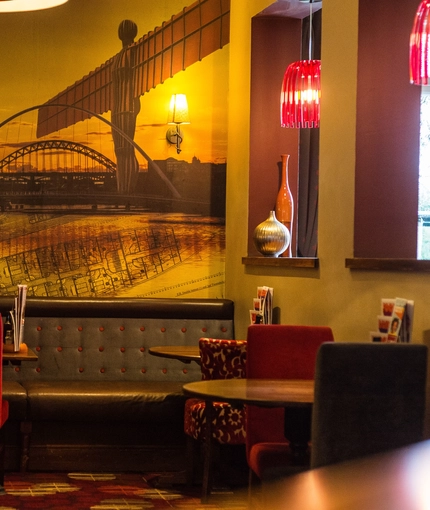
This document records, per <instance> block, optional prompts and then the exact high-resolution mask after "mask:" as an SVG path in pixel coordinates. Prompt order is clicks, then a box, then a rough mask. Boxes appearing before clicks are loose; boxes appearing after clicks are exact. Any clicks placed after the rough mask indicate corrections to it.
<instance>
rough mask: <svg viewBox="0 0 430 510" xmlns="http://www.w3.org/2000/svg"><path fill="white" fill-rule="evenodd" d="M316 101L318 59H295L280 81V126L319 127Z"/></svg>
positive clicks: (318, 97)
mask: <svg viewBox="0 0 430 510" xmlns="http://www.w3.org/2000/svg"><path fill="white" fill-rule="evenodd" d="M429 2H430V0H429ZM320 101H321V60H299V61H297V62H293V63H292V64H290V65H289V66H288V67H287V70H286V71H285V75H284V80H283V82H282V90H281V126H282V127H286V128H317V127H319V123H320Z"/></svg>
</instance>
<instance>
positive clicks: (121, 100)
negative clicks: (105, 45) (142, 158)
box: [111, 20, 140, 193]
mask: <svg viewBox="0 0 430 510" xmlns="http://www.w3.org/2000/svg"><path fill="white" fill-rule="evenodd" d="M136 35H137V25H136V23H134V22H133V21H130V20H124V21H122V22H121V24H120V25H119V28H118V37H119V38H120V39H121V41H122V50H121V51H120V52H119V53H118V54H117V55H116V56H115V57H114V61H113V65H112V92H113V100H112V114H111V122H112V124H113V125H114V126H116V127H117V128H118V131H116V130H113V131H112V137H113V141H114V147H115V155H116V165H117V183H118V191H119V192H120V193H129V192H130V191H131V190H132V189H133V188H134V186H135V183H136V181H137V175H138V173H139V163H138V161H137V158H136V155H135V152H134V147H133V145H131V144H130V142H129V141H128V140H127V139H125V138H124V137H123V136H122V135H121V132H122V133H125V134H126V135H127V136H128V137H129V138H131V139H132V140H133V139H134V133H135V131H136V118H137V116H138V114H139V112H140V99H139V96H138V95H136V94H135V92H134V69H135V61H136V46H133V42H134V38H135V37H136Z"/></svg>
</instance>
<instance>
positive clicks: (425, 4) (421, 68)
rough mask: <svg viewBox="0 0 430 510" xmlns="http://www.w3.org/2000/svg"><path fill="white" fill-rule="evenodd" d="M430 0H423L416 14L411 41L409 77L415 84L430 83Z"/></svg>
mask: <svg viewBox="0 0 430 510" xmlns="http://www.w3.org/2000/svg"><path fill="white" fill-rule="evenodd" d="M429 24H430V0H422V2H421V3H420V5H419V6H418V10H417V12H416V14H415V20H414V24H413V27H412V32H411V37H410V42H409V78H410V82H411V83H412V84H414V85H428V84H429V74H430V73H429V63H430V62H429V50H430V40H429V37H430V26H429Z"/></svg>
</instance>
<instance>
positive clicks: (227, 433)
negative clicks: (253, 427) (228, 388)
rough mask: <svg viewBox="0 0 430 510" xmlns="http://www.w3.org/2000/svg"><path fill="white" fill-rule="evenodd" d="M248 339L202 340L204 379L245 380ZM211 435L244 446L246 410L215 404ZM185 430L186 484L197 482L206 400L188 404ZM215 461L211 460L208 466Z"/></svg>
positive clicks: (220, 403) (204, 425)
mask: <svg viewBox="0 0 430 510" xmlns="http://www.w3.org/2000/svg"><path fill="white" fill-rule="evenodd" d="M246 343H247V342H246V340H223V339H215V338H201V339H200V340H199V348H200V356H201V370H202V380H209V379H233V378H242V377H245V363H246ZM213 406H214V419H213V422H212V435H213V440H214V442H215V443H218V444H230V445H239V444H245V417H244V412H245V411H244V409H243V408H236V407H234V406H232V405H230V404H228V403H227V402H214V403H213ZM184 430H185V433H186V434H187V436H188V459H187V460H188V466H187V482H188V483H189V484H192V482H193V480H194V457H195V453H196V445H198V444H199V442H202V441H204V440H205V434H206V413H205V401H204V400H200V399H196V398H190V399H188V400H187V401H186V404H185V418H184ZM210 463H212V459H209V464H210Z"/></svg>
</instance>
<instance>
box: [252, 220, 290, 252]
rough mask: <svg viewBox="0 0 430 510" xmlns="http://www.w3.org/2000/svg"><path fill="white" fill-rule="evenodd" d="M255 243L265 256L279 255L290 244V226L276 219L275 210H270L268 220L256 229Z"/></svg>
mask: <svg viewBox="0 0 430 510" xmlns="http://www.w3.org/2000/svg"><path fill="white" fill-rule="evenodd" d="M253 240H254V245H255V247H256V248H257V250H258V251H259V252H260V253H261V254H262V255H264V256H265V257H278V256H279V255H280V254H281V253H283V252H284V251H285V250H286V249H287V248H288V245H289V244H290V232H289V231H288V228H287V227H286V226H285V225H283V224H282V223H281V222H280V221H278V220H277V219H276V215H275V211H270V214H269V217H268V218H267V220H265V221H263V222H262V223H260V224H259V225H258V226H257V227H256V228H255V230H254V235H253Z"/></svg>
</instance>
